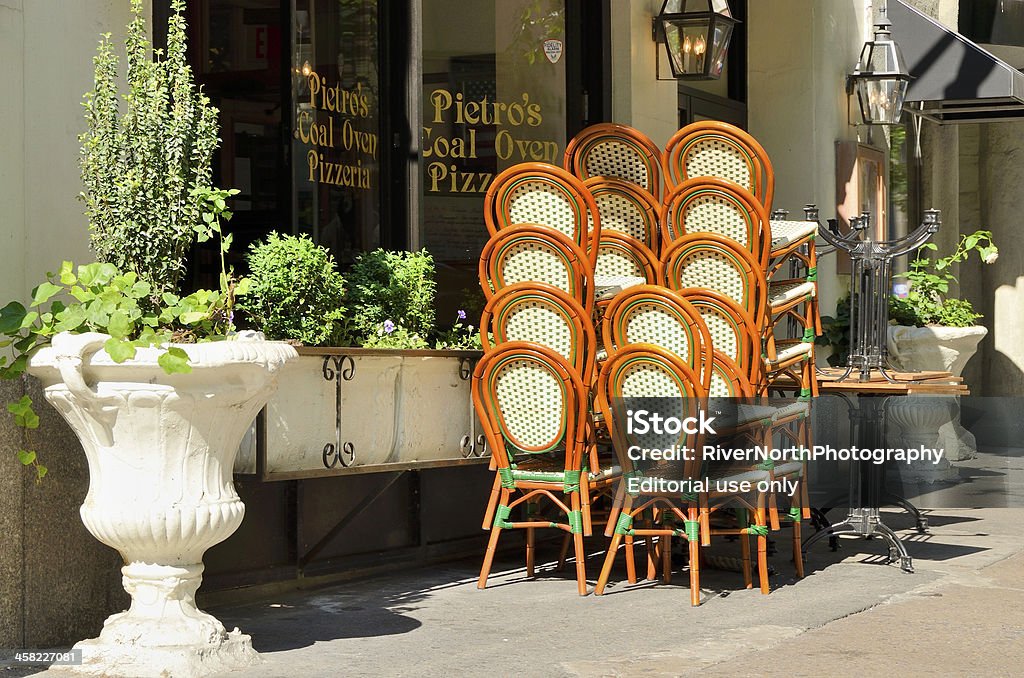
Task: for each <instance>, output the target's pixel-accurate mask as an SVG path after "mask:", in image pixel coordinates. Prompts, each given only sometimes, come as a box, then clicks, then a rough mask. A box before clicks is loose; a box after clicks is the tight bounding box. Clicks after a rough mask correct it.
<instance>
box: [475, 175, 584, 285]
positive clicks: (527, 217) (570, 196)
mask: <svg viewBox="0 0 1024 678" xmlns="http://www.w3.org/2000/svg"><path fill="white" fill-rule="evenodd" d="M484 223H485V224H486V226H487V231H488V232H489V233H490V234H491V235H492V236H493V235H495V234H497V233H498V232H500V231H502V230H504V229H506V228H508V227H510V226H515V225H517V224H539V225H542V226H547V227H549V228H552V229H554V230H556V231H559V232H560V233H562V234H563V235H566V236H568V237H569V239H571V240H572V241H573V242H575V243H576V244H577V245H579V247H580V248H581V249H582V250H583V251H584V252H586V253H587V254H588V256H589V257H590V265H591V267H593V265H594V262H595V260H596V257H597V243H598V241H599V240H600V237H601V217H600V213H599V211H598V208H597V203H595V202H594V196H592V195H591V194H590V191H589V190H587V188H586V187H585V186H584V185H583V182H582V181H581V180H580V179H577V178H576V177H575V176H573V175H572V174H570V173H569V172H566V171H565V170H563V169H562V168H561V167H556V166H555V165H549V164H547V163H541V162H524V163H520V164H518V165H513V166H512V167H509V168H508V169H507V170H505V171H504V172H502V173H500V174H499V175H498V176H496V177H495V178H494V181H492V182H491V185H490V186H489V187H488V189H487V194H486V195H485V196H484Z"/></svg>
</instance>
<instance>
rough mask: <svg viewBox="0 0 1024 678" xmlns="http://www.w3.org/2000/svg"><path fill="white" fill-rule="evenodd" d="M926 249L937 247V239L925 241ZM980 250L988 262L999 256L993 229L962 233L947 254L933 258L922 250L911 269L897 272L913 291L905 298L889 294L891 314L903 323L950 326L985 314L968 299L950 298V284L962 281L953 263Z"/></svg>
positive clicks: (966, 325) (958, 324) (967, 324)
mask: <svg viewBox="0 0 1024 678" xmlns="http://www.w3.org/2000/svg"><path fill="white" fill-rule="evenodd" d="M921 249H922V250H930V251H933V252H934V251H936V250H937V249H938V248H937V247H936V245H935V243H925V244H924V245H922V247H921ZM971 252H977V253H978V257H979V258H980V259H981V261H982V262H984V263H986V264H991V263H993V262H994V261H995V260H996V259H997V258H998V257H999V249H998V248H997V247H996V246H995V244H994V243H993V242H992V232H991V231H982V230H979V231H975V232H974V233H971V234H970V235H962V236H960V240H959V242H958V243H957V246H956V250H955V251H954V252H953V253H952V254H950V255H949V256H946V257H941V258H938V259H929V258H927V257H924V256H922V255H921V253H919V254H918V256H917V258H916V259H914V260H913V261H911V262H910V270H909V271H908V272H906V273H901V274H899V275H897V276H896V277H898V278H905V279H906V280H908V281H909V282H910V292H909V293H908V295H907V297H906V298H905V299H902V298H899V297H895V296H893V297H890V298H889V316H890V318H891V319H892V320H895V321H896V322H897V323H898V324H900V325H916V326H918V327H923V326H924V325H944V326H947V327H968V326H970V325H973V324H974V323H975V321H976V320H977V319H978V318H980V317H981V314H980V313H977V312H975V310H974V307H973V306H972V305H971V303H970V302H969V301H968V300H966V299H959V298H955V297H954V298H949V297H948V296H947V295H948V294H949V288H950V285H952V284H956V283H958V282H959V281H958V280H957V277H956V276H955V275H953V273H952V269H951V267H952V265H953V264H956V263H959V262H962V261H965V260H966V259H967V258H968V257H969V256H970V254H971Z"/></svg>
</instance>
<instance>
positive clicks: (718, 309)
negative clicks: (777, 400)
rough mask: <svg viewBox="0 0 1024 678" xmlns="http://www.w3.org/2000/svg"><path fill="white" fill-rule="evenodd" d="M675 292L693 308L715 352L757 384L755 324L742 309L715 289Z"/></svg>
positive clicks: (758, 366) (758, 360)
mask: <svg viewBox="0 0 1024 678" xmlns="http://www.w3.org/2000/svg"><path fill="white" fill-rule="evenodd" d="M679 295H680V296H681V297H682V298H683V299H686V301H688V302H690V304H691V305H692V306H693V307H694V308H695V309H697V312H698V313H700V317H701V318H702V319H703V320H704V324H705V325H707V328H708V332H709V333H710V335H711V345H712V346H714V347H715V353H716V354H722V355H724V356H725V357H727V358H729V359H730V360H732V361H733V362H734V363H736V365H737V367H738V368H739V370H740V371H741V372H742V374H743V375H744V376H745V377H746V379H747V380H749V381H750V382H751V383H754V384H757V383H760V375H761V370H762V368H763V362H762V360H761V351H760V349H759V346H760V344H761V341H760V337H759V335H758V329H757V324H756V323H755V322H754V318H753V317H752V316H751V315H750V313H748V312H747V310H746V309H745V308H743V307H742V306H740V305H739V304H737V303H736V302H735V301H733V300H732V299H730V298H728V297H726V296H724V295H722V294H719V293H718V292H715V291H712V290H706V289H697V288H692V287H690V288H686V289H682V290H679Z"/></svg>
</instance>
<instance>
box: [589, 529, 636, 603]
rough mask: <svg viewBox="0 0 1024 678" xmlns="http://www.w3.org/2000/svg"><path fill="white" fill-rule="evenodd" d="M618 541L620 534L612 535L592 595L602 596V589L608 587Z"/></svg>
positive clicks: (627, 565)
mask: <svg viewBox="0 0 1024 678" xmlns="http://www.w3.org/2000/svg"><path fill="white" fill-rule="evenodd" d="M620 541H622V535H621V534H613V535H612V541H611V543H610V544H609V545H608V553H606V554H605V556H604V565H603V566H602V567H601V576H600V577H598V578H597V586H596V587H595V588H594V593H595V594H596V595H599V596H600V595H602V594H603V593H604V587H605V586H607V585H608V577H609V576H611V573H612V565H613V564H614V563H615V554H616V552H617V551H618V550H619V542H620ZM626 567H627V568H629V554H628V553H627V555H626ZM634 576H635V575H634Z"/></svg>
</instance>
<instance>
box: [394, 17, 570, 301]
mask: <svg viewBox="0 0 1024 678" xmlns="http://www.w3.org/2000/svg"><path fill="white" fill-rule="evenodd" d="M565 5H566V3H565V1H564V0H503V1H502V2H494V3H474V4H473V7H472V9H471V10H470V9H468V8H467V6H466V3H465V2H463V1H462V0H423V4H422V27H421V28H422V32H421V35H422V45H423V47H422V50H423V54H422V57H423V59H422V100H421V118H422V129H421V140H420V141H421V145H422V146H421V162H420V185H421V200H420V215H419V219H418V224H417V225H416V226H417V227H418V228H417V229H416V231H417V232H416V233H414V237H413V238H412V240H413V241H414V244H415V245H418V246H422V247H426V248H427V249H428V250H429V251H430V252H431V253H432V254H433V255H434V258H435V260H436V261H437V269H438V288H439V292H440V295H439V296H440V299H439V302H440V305H441V314H442V317H443V315H444V314H446V313H448V312H451V313H452V314H454V310H453V309H454V308H461V307H465V306H467V305H469V306H472V305H473V304H472V303H471V302H470V301H469V299H471V298H472V297H474V296H475V295H476V294H477V293H476V290H477V289H478V287H479V285H478V283H477V280H476V267H477V260H478V258H479V255H480V251H481V249H482V248H483V245H484V243H485V242H486V241H487V231H486V228H485V227H484V221H483V205H484V194H485V192H486V190H487V188H488V186H489V185H490V182H491V180H492V179H493V178H494V176H495V175H496V174H497V173H499V172H501V171H502V170H504V169H505V168H507V167H510V166H512V165H514V164H517V163H521V162H529V161H537V162H548V163H553V164H556V165H560V164H561V161H562V154H563V153H564V152H565V144H566V127H567V125H566V115H567V114H566V71H567V69H566V63H567V58H566V53H565V52H566V42H565V32H566V15H565V12H566V6H565Z"/></svg>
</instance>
